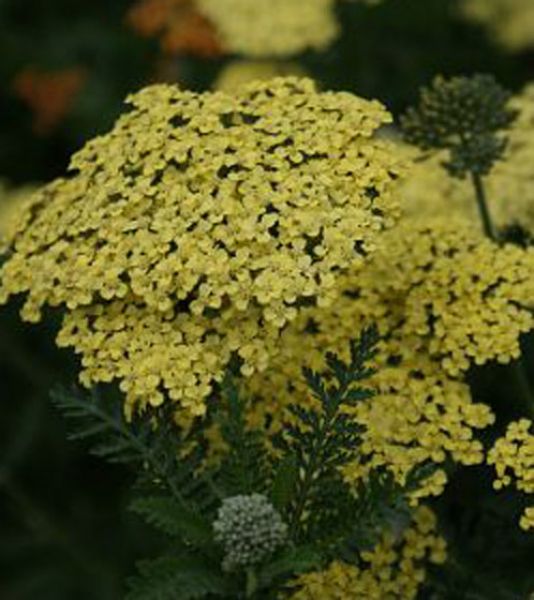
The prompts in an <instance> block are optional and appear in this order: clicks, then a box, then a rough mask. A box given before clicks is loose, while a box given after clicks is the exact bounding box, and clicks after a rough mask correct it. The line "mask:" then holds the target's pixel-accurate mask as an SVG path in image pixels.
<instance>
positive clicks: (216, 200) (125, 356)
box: [0, 78, 402, 415]
mask: <svg viewBox="0 0 534 600" xmlns="http://www.w3.org/2000/svg"><path fill="white" fill-rule="evenodd" d="M130 102H131V104H132V109H131V110H130V112H128V113H127V114H125V115H124V116H123V117H122V118H121V119H119V121H118V122H117V124H116V126H115V127H114V129H113V130H112V131H111V132H110V133H108V134H106V135H104V136H101V137H99V138H96V139H94V140H93V141H91V142H89V143H88V144H87V145H86V146H85V148H83V149H82V150H81V151H80V152H78V154H76V155H75V156H74V158H73V160H72V165H71V171H70V174H69V177H67V178H65V179H60V180H58V181H55V182H53V183H52V184H50V185H48V186H46V187H44V188H43V189H42V190H41V191H40V192H39V193H38V194H37V195H36V196H35V197H34V198H33V200H32V210H31V211H29V212H27V214H26V215H25V216H24V218H22V219H21V220H20V221H19V228H18V229H17V230H15V231H13V232H12V234H11V239H10V240H9V241H10V255H9V257H8V260H7V262H6V264H5V265H4V267H3V269H2V272H1V275H0V277H1V288H0V297H1V300H2V301H6V300H7V298H8V297H9V296H10V295H14V294H19V293H24V294H26V303H25V306H24V309H23V316H24V318H26V319H28V320H31V321H37V320H39V319H40V317H41V309H42V307H43V306H46V305H50V306H62V307H64V308H66V311H65V314H64V321H63V327H62V330H61V332H60V334H59V338H58V341H59V343H60V344H61V345H69V346H74V348H75V349H76V351H77V352H78V353H80V354H81V357H82V365H83V376H82V380H83V382H84V383H85V384H86V385H88V386H89V385H91V384H93V383H96V382H99V381H111V380H114V379H119V380H120V381H121V387H122V389H123V390H124V391H125V392H126V396H127V401H128V404H129V405H130V407H131V406H133V405H141V406H143V405H146V404H147V403H151V404H158V403H161V402H162V401H163V400H164V398H165V397H169V398H171V399H172V400H174V401H176V402H178V403H180V404H181V405H182V406H183V407H184V408H185V410H186V412H189V413H190V414H192V415H200V414H203V413H204V411H205V408H206V404H205V399H206V397H207V396H208V395H209V394H210V391H211V389H212V383H213V381H214V380H217V379H220V378H221V377H222V375H223V372H224V369H225V368H226V366H227V364H228V363H229V361H230V359H231V357H232V356H233V355H237V356H238V357H239V359H240V360H241V361H242V365H241V370H242V372H243V373H244V374H245V375H250V374H251V373H252V372H254V371H255V370H262V369H265V368H266V366H267V364H268V362H269V358H270V356H271V355H272V354H273V351H272V348H273V347H274V346H275V345H276V344H277V343H278V336H279V332H280V331H281V330H282V328H283V327H284V326H285V325H286V323H288V322H290V321H292V320H294V319H295V318H296V316H297V315H298V312H299V310H300V308H301V307H302V305H304V304H314V305H318V306H327V305H329V304H331V303H332V302H333V301H334V299H335V297H336V292H335V286H336V280H337V278H338V277H339V275H340V274H341V273H343V272H344V271H347V270H348V269H351V270H354V269H356V270H358V268H360V267H361V266H362V265H363V264H364V262H365V259H366V257H367V255H368V254H369V253H371V252H372V251H373V250H374V247H375V240H376V238H377V236H379V235H380V234H381V232H382V231H383V230H384V229H386V228H388V227H389V226H390V225H391V224H392V223H393V222H394V220H395V219H396V217H397V215H398V202H397V199H396V197H395V196H394V194H393V192H392V190H393V188H394V186H395V185H396V180H397V179H398V176H399V173H400V172H401V170H402V161H400V160H399V159H398V158H397V156H396V153H395V151H394V149H393V146H392V145H391V144H389V143H387V142H381V141H377V140H376V139H375V138H374V137H373V133H374V131H375V130H376V129H377V128H378V127H380V125H382V124H383V123H385V122H388V121H389V120H390V116H389V114H388V113H387V112H386V111H385V109H384V108H383V107H382V106H381V105H380V104H379V103H377V102H372V101H367V100H362V99H360V98H357V97H355V96H353V95H351V94H348V93H331V92H327V93H319V92H317V90H316V88H315V85H314V84H313V83H312V82H311V81H309V80H298V79H294V78H286V79H276V80H273V81H271V82H267V83H261V84H260V83H258V84H253V85H251V86H249V87H244V88H241V89H240V90H239V92H237V93H236V94H234V95H232V94H226V93H222V92H219V93H205V94H195V93H192V92H184V91H181V90H179V89H178V88H176V87H172V86H163V85H160V86H154V87H150V88H147V89H145V90H143V91H141V92H140V93H138V94H136V95H135V96H133V97H132V98H131V99H130Z"/></svg>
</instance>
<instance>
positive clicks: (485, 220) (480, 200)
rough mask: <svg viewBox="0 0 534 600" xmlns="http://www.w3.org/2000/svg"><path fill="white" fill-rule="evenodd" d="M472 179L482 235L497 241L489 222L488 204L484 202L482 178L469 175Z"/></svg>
mask: <svg viewBox="0 0 534 600" xmlns="http://www.w3.org/2000/svg"><path fill="white" fill-rule="evenodd" d="M471 177H472V179H473V185H474V186H475V194H476V199H477V205H478V212H479V214H480V218H481V219H482V225H483V227H484V233H485V234H486V235H487V236H488V237H489V238H490V239H492V240H494V241H497V233H496V231H495V227H494V226H493V221H492V220H491V215H490V212H489V208H488V202H487V200H486V191H485V189H484V183H483V182H482V177H481V176H480V175H479V174H478V173H473V172H472V173H471Z"/></svg>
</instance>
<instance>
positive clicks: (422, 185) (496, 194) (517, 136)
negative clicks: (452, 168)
mask: <svg viewBox="0 0 534 600" xmlns="http://www.w3.org/2000/svg"><path fill="white" fill-rule="evenodd" d="M510 106H511V107H512V108H514V109H515V110H517V111H518V117H517V119H516V120H515V121H514V123H513V125H512V127H511V128H510V129H509V130H508V131H507V132H506V137H507V138H508V146H507V148H506V152H505V155H504V157H503V160H500V161H498V162H497V163H496V165H495V167H494V169H493V170H492V172H491V174H490V175H489V176H488V177H486V178H485V180H484V181H485V187H486V191H487V196H488V204H489V208H490V212H491V217H492V219H493V221H494V222H495V224H496V225H497V226H498V227H504V226H506V225H511V224H519V225H521V226H522V227H524V228H525V229H526V230H527V231H528V232H529V233H531V234H534V172H533V169H532V164H533V163H534V85H532V84H531V85H529V86H527V87H526V88H525V89H524V90H523V91H522V92H521V94H518V95H517V96H516V97H514V98H513V99H512V101H511V102H510ZM399 150H400V152H402V153H404V154H405V155H406V156H407V157H409V158H411V159H412V160H413V161H414V167H413V169H412V171H411V174H410V177H406V178H405V179H404V180H403V183H402V190H401V193H402V196H403V199H404V206H405V210H406V214H407V215H408V216H413V215H425V214H426V215H435V214H442V215H444V216H449V215H451V214H458V215H463V216H465V217H467V218H469V219H471V220H472V221H473V224H474V226H475V227H477V228H481V222H480V217H479V215H478V213H477V208H476V201H475V196H474V190H473V186H472V184H471V182H470V181H468V180H465V181H461V180H458V179H454V178H453V177H450V176H449V175H448V173H447V172H446V171H445V169H444V168H443V167H442V166H441V163H442V162H443V161H444V160H445V159H446V157H445V156H444V155H442V154H439V153H438V154H437V155H432V156H428V155H426V156H425V155H424V154H421V153H420V152H419V151H418V150H416V149H414V148H411V147H409V146H400V148H399Z"/></svg>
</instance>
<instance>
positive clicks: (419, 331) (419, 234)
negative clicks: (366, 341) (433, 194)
mask: <svg viewBox="0 0 534 600" xmlns="http://www.w3.org/2000/svg"><path fill="white" fill-rule="evenodd" d="M533 269H534V248H520V247H517V246H513V245H511V244H507V245H504V246H500V245H498V244H496V243H494V242H492V241H490V240H489V239H487V238H485V237H484V236H483V234H482V232H480V230H479V231H477V230H476V229H475V228H474V227H473V225H472V223H471V221H470V220H468V219H464V218H462V217H457V218H455V217H453V216H450V217H447V216H441V215H438V216H435V217H422V218H419V219H418V218H416V217H413V218H410V219H408V220H405V221H404V222H403V223H402V224H401V225H399V226H398V227H396V228H395V230H394V231H392V232H391V235H389V234H388V235H387V236H386V239H385V240H384V244H382V245H381V247H380V248H379V249H378V251H377V253H376V255H375V256H374V257H373V259H372V261H371V263H370V264H369V268H368V269H366V270H365V273H364V274H363V275H362V277H361V278H360V279H361V283H360V286H361V288H360V289H361V294H362V296H364V297H365V301H366V302H367V304H368V305H369V306H370V307H373V306H376V307H377V308H376V309H375V310H381V311H382V313H384V314H387V315H388V316H389V318H390V319H393V320H394V321H397V324H398V327H399V331H401V332H402V333H400V334H399V335H401V336H402V337H408V338H411V337H414V338H415V339H419V342H418V343H417V345H418V347H420V348H421V350H423V349H424V350H425V351H427V352H428V353H429V354H430V356H431V357H433V358H434V359H436V360H439V361H441V363H442V366H443V368H444V369H445V370H446V371H447V372H448V373H449V374H451V375H453V376H456V375H459V374H460V373H461V372H463V371H466V370H467V369H468V368H469V367H470V365H471V364H473V363H475V364H477V365H482V364H484V363H486V362H488V361H490V360H498V361H499V362H502V363H507V362H509V361H510V360H512V359H515V358H517V357H518V356H519V355H520V346H519V338H520V336H521V334H522V333H525V332H527V331H530V330H531V329H532V327H533V326H534V320H533V316H532V310H531V309H532V305H533V298H534V281H533V279H532V272H533ZM378 307H381V308H380V309H379V308H378Z"/></svg>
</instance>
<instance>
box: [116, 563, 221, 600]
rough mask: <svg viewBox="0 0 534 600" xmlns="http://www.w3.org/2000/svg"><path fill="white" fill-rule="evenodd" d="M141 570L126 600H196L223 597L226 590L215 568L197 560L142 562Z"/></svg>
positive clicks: (131, 580) (130, 581) (131, 585)
mask: <svg viewBox="0 0 534 600" xmlns="http://www.w3.org/2000/svg"><path fill="white" fill-rule="evenodd" d="M138 568H139V575H138V576H136V577H132V578H131V579H130V580H129V582H128V584H129V587H130V591H129V593H128V594H127V595H126V600H194V599H195V598H204V597H206V596H207V595H208V594H209V595H211V596H223V595H224V594H225V590H226V589H227V584H226V581H225V580H224V578H223V576H222V575H220V574H219V573H217V570H216V568H215V567H214V566H213V565H209V564H206V563H204V562H203V561H202V560H201V559H199V558H196V557H183V558H182V557H174V556H164V557H161V558H157V559H155V560H148V561H142V562H140V563H139V564H138Z"/></svg>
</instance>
